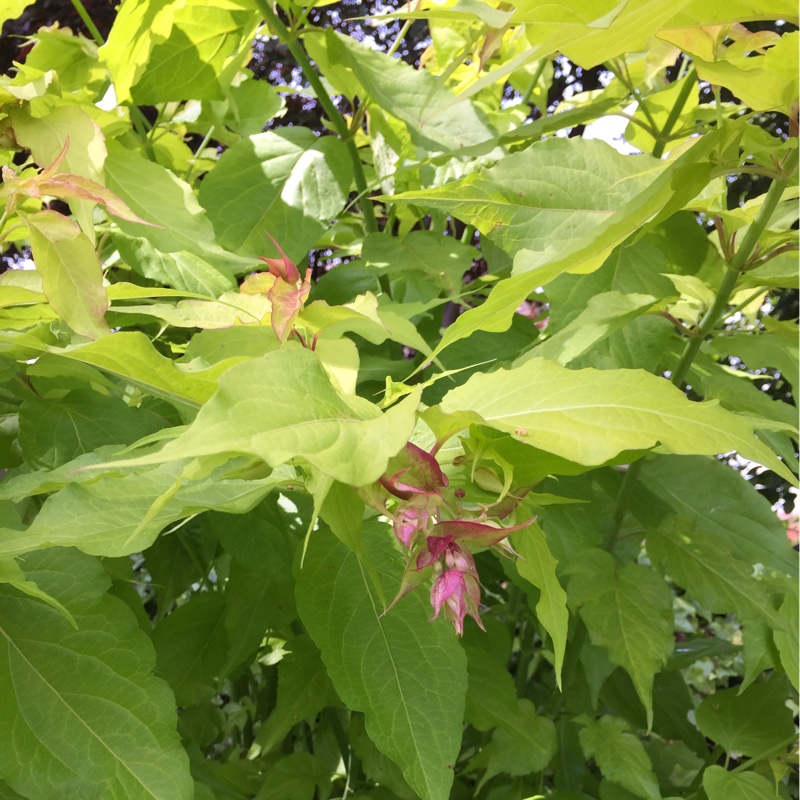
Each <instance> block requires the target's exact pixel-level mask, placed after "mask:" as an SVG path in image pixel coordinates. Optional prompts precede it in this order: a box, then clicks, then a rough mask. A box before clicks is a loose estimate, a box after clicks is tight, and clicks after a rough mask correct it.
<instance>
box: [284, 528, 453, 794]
mask: <svg viewBox="0 0 800 800" xmlns="http://www.w3.org/2000/svg"><path fill="white" fill-rule="evenodd" d="M365 533H369V534H370V544H371V551H372V560H373V563H374V564H375V567H376V569H377V571H378V573H379V574H380V576H381V579H382V580H383V581H384V593H385V594H386V596H387V597H391V596H392V595H393V594H394V593H395V592H394V591H392V589H394V587H395V586H396V584H397V582H398V580H399V576H400V574H401V572H402V561H401V559H400V557H399V554H398V553H397V552H396V550H395V549H394V544H393V537H392V534H391V530H390V529H389V528H388V526H386V525H381V524H373V525H370V526H365ZM372 592H373V588H372V585H371V582H370V581H369V579H368V578H367V577H366V576H365V572H364V570H363V569H362V567H361V565H360V564H359V560H358V557H357V556H356V554H355V553H353V552H352V551H350V550H348V548H347V547H346V546H345V545H343V544H342V543H341V542H339V541H338V539H336V537H335V536H333V534H331V533H328V532H326V531H325V530H324V529H320V530H319V531H317V532H315V533H314V534H313V535H312V537H311V543H310V545H309V548H308V553H307V554H306V559H305V563H304V566H303V568H302V570H301V571H300V573H299V582H298V587H297V605H298V609H299V611H300V616H301V618H302V619H303V622H304V624H305V625H306V627H307V628H308V630H309V632H310V634H311V637H312V638H313V639H314V641H315V642H316V644H317V645H318V647H319V648H320V650H321V651H322V658H323V660H324V661H325V664H326V666H327V667H328V674H329V675H330V677H331V680H332V681H333V684H334V686H335V687H336V690H337V692H338V693H339V696H340V697H341V698H342V699H343V700H344V702H345V703H347V705H348V706H349V707H350V708H352V709H354V710H357V711H363V712H364V713H365V714H366V724H367V732H368V733H369V735H370V738H371V739H372V740H373V741H374V742H375V744H377V745H378V747H379V748H380V749H381V750H382V751H383V752H384V753H386V755H388V756H389V757H390V758H392V759H393V760H394V761H396V762H397V763H398V764H399V765H400V766H401V767H402V769H403V774H404V776H405V778H406V780H407V781H408V783H409V785H410V786H411V787H412V788H413V789H414V790H415V791H416V792H417V793H418V794H419V796H420V797H422V798H423V800H447V798H448V797H449V796H450V786H451V784H452V781H453V770H452V765H453V764H454V763H455V759H456V756H457V755H458V751H459V747H460V744H461V722H462V717H463V713H464V694H465V692H466V689H467V671H466V659H465V657H464V654H463V651H462V650H461V648H460V647H459V645H458V642H457V640H456V638H455V637H454V635H453V632H452V630H450V627H449V625H447V624H446V623H445V622H444V620H438V621H436V622H434V623H430V622H428V621H427V618H428V616H429V615H430V608H429V607H428V605H427V598H426V597H425V595H424V594H423V593H421V592H413V593H412V594H410V595H409V596H408V597H406V598H404V599H403V600H402V601H401V602H400V603H398V604H397V605H396V606H395V607H394V608H393V609H392V610H391V611H390V612H389V613H388V614H387V615H386V616H381V613H382V610H383V609H382V608H381V607H380V605H379V604H378V603H377V601H376V598H375V597H374V596H373V594H372Z"/></svg>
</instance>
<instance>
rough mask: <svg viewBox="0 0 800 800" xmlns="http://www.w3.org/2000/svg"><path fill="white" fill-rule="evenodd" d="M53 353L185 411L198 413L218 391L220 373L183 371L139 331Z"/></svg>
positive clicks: (126, 332) (122, 333)
mask: <svg viewBox="0 0 800 800" xmlns="http://www.w3.org/2000/svg"><path fill="white" fill-rule="evenodd" d="M43 349H45V348H43ZM50 352H51V353H56V354H58V355H60V356H63V357H64V358H69V359H72V360H75V361H80V362H81V363H83V364H90V365H91V366H93V367H97V369H99V370H101V371H103V372H106V373H108V374H110V375H114V376H115V377H118V378H121V379H122V380H123V381H124V382H125V383H129V384H131V385H132V386H135V387H137V388H138V389H141V390H142V391H143V392H145V394H150V395H153V396H154V397H160V398H162V399H164V400H168V401H169V402H171V403H173V404H174V405H175V406H176V407H177V408H178V409H180V410H183V411H189V412H194V410H195V409H196V408H198V407H199V406H200V405H202V404H203V403H204V402H205V401H206V400H208V398H209V397H211V395H212V394H214V392H215V391H216V388H217V375H218V374H219V370H213V369H212V370H207V371H201V370H188V369H187V370H182V369H180V368H179V367H177V366H176V364H175V362H174V361H172V360H171V359H169V358H167V357H166V356H163V355H161V353H159V352H158V350H156V348H155V347H153V344H152V342H151V341H150V340H149V339H148V338H147V336H145V335H144V334H143V333H140V332H138V331H120V332H119V333H115V334H114V335H113V336H106V337H104V338H102V339H100V340H99V341H97V342H93V343H92V344H88V345H83V346H80V347H71V348H67V349H62V348H52V349H50Z"/></svg>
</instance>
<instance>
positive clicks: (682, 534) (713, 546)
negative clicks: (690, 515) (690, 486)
mask: <svg viewBox="0 0 800 800" xmlns="http://www.w3.org/2000/svg"><path fill="white" fill-rule="evenodd" d="M647 554H648V555H649V556H650V558H651V559H652V561H653V564H654V565H655V566H656V567H658V568H659V569H660V570H661V571H662V572H664V573H665V574H668V575H669V576H670V578H672V580H674V581H675V582H676V583H677V584H678V585H679V586H682V587H683V588H684V589H686V590H688V591H689V593H690V594H691V595H692V597H694V598H695V599H696V600H698V601H699V602H700V605H701V606H702V607H703V608H704V609H706V610H708V611H711V612H712V613H714V614H728V613H730V612H731V611H735V612H736V613H737V614H738V615H739V618H740V619H748V618H749V619H762V620H764V621H766V622H768V623H769V625H770V626H771V627H773V628H779V629H780V628H783V622H782V620H781V618H780V616H779V615H778V612H777V611H776V610H775V603H774V593H773V592H772V591H770V587H769V585H768V584H765V583H764V582H763V581H759V580H756V579H755V578H753V568H752V566H751V565H750V564H748V563H746V562H744V561H740V560H738V559H736V558H733V557H732V556H731V552H730V550H729V549H728V548H726V547H724V546H721V545H720V542H719V539H718V538H717V537H716V536H714V535H713V534H710V533H706V532H705V531H703V530H698V529H697V528H695V527H694V525H693V524H692V523H691V522H690V521H687V520H686V519H683V518H680V517H677V518H675V517H673V518H671V519H669V520H667V521H665V522H664V524H663V525H662V526H661V527H660V528H659V529H658V530H657V531H648V533H647Z"/></svg>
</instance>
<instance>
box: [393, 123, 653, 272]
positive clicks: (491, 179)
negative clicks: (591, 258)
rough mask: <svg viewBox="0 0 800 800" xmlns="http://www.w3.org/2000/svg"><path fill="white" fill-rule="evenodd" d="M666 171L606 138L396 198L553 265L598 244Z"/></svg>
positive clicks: (550, 147) (536, 148)
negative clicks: (592, 241) (589, 243)
mask: <svg viewBox="0 0 800 800" xmlns="http://www.w3.org/2000/svg"><path fill="white" fill-rule="evenodd" d="M566 163H568V164H569V170H567V171H565V170H564V165H565V164H566ZM661 168H662V167H661V164H660V163H659V162H658V161H657V160H656V159H654V158H651V157H650V156H635V157H634V156H623V155H620V153H618V152H617V151H616V150H614V148H613V147H611V146H609V145H608V144H606V143H605V142H602V141H599V140H590V139H580V140H577V141H572V140H569V139H561V138H558V137H555V138H551V139H546V140H545V141H543V142H539V143H537V144H534V145H532V146H531V147H529V148H527V149H525V150H522V151H521V152H519V153H514V154H513V155H510V156H507V157H506V158H504V159H502V160H501V161H499V162H498V163H497V164H496V165H495V166H494V167H490V168H489V169H485V170H481V171H478V172H473V173H471V174H469V175H467V177H466V178H463V179H462V180H458V181H453V182H451V183H446V184H445V185H444V186H440V187H438V188H435V189H426V190H420V191H410V192H404V193H402V194H398V195H395V196H394V197H392V198H391V199H392V202H395V203H415V204H417V205H421V206H423V207H425V208H433V209H442V210H444V211H447V212H449V213H452V214H453V215H454V216H456V217H458V218H459V219H462V220H464V221H465V222H469V223H471V224H472V225H474V226H475V227H476V228H477V229H478V230H479V231H480V232H481V233H482V234H483V235H485V236H488V237H489V238H490V239H491V240H492V241H493V242H495V243H496V244H497V245H498V246H500V247H501V248H502V249H503V250H505V251H506V252H508V253H510V254H511V255H513V254H515V253H517V252H519V251H520V250H522V249H523V248H524V249H525V250H528V251H531V252H532V253H534V252H535V253H538V254H540V263H545V262H549V261H555V260H559V258H560V257H563V256H564V254H566V253H568V252H570V251H571V250H573V249H575V246H576V244H582V243H583V241H584V240H585V239H586V238H587V237H588V236H589V235H591V234H594V238H596V236H597V235H598V233H599V232H600V231H602V230H603V229H604V228H605V227H607V226H608V224H609V222H610V221H611V220H612V218H613V217H614V215H615V214H617V213H618V210H619V209H620V208H622V207H624V206H625V204H626V203H628V202H629V201H630V200H631V199H632V198H634V197H636V196H638V195H640V194H641V193H642V192H643V191H644V190H645V189H646V188H647V186H648V185H649V184H650V183H652V181H653V180H654V179H655V178H656V176H657V175H658V173H659V172H660V170H661ZM533 266H534V264H531V266H529V267H528V269H531V268H532V267H533ZM517 271H522V270H517Z"/></svg>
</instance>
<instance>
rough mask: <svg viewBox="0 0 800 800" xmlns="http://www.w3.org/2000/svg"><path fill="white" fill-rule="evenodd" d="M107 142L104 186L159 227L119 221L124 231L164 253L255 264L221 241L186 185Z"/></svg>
mask: <svg viewBox="0 0 800 800" xmlns="http://www.w3.org/2000/svg"><path fill="white" fill-rule="evenodd" d="M107 146H108V158H107V159H106V164H105V170H106V185H107V186H108V188H109V189H110V190H111V191H112V192H114V194H116V195H117V196H118V197H119V198H120V199H121V200H123V201H124V202H125V203H126V204H127V205H128V206H129V207H130V208H131V209H132V210H133V212H134V213H135V214H137V215H138V216H139V217H141V218H142V219H144V220H146V221H147V222H151V223H153V225H155V226H156V227H148V226H145V225H137V224H136V223H133V222H125V221H122V220H118V221H117V224H118V225H119V227H120V230H122V232H123V233H125V234H127V235H128V236H133V237H139V236H141V237H143V238H145V239H147V241H148V242H150V244H151V245H152V246H153V247H154V248H155V249H156V250H158V251H160V252H161V253H183V252H189V253H194V254H195V255H198V256H200V257H201V258H203V259H205V260H208V259H210V258H213V259H214V262H215V263H217V264H227V265H228V266H230V267H232V268H234V269H236V268H238V269H240V270H244V269H246V268H247V267H249V266H252V264H253V261H252V260H251V259H242V258H239V257H238V256H234V255H233V254H232V253H227V252H225V251H224V250H223V249H222V248H221V247H219V245H217V243H216V241H215V240H214V228H213V227H212V225H211V223H210V222H209V220H208V218H207V217H206V215H205V212H204V211H203V209H202V207H201V206H200V204H199V203H198V202H197V198H196V197H195V196H194V192H193V191H192V189H191V187H190V186H189V184H188V183H186V182H185V181H182V180H181V179H180V178H178V177H177V176H175V175H174V174H173V173H172V172H170V171H169V170H168V169H165V168H164V167H162V166H161V165H160V164H156V163H155V162H153V161H148V160H147V159H146V158H144V157H142V156H141V155H139V154H138V153H135V152H134V151H133V150H128V149H127V148H125V147H123V146H122V145H121V144H120V143H119V142H117V141H109V142H107Z"/></svg>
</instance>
